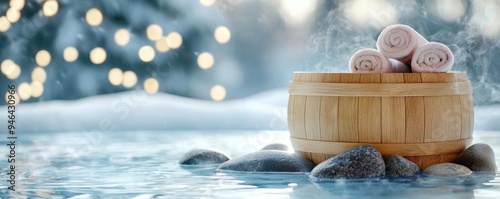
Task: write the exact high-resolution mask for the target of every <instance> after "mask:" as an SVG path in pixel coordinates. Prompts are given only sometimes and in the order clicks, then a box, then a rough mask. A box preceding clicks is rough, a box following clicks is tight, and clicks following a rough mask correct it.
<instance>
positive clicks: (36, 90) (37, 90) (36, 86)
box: [30, 81, 43, 97]
mask: <svg viewBox="0 0 500 199" xmlns="http://www.w3.org/2000/svg"><path fill="white" fill-rule="evenodd" d="M30 88H31V97H40V96H42V94H43V84H42V83H40V82H37V81H34V82H31V84H30Z"/></svg>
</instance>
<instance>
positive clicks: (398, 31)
mask: <svg viewBox="0 0 500 199" xmlns="http://www.w3.org/2000/svg"><path fill="white" fill-rule="evenodd" d="M427 42H428V41H427V40H426V39H425V38H424V37H422V35H420V34H419V33H418V32H417V31H415V30H414V29H413V28H411V27H410V26H407V25H401V24H397V25H390V26H387V27H386V28H385V29H384V30H382V32H381V33H380V35H379V36H378V39H377V49H378V50H379V51H380V52H382V54H384V56H386V57H388V58H392V59H396V60H398V61H400V62H403V63H405V64H408V65H410V61H411V58H412V56H413V53H414V52H415V50H416V49H417V48H418V47H419V46H421V45H422V44H425V43H427Z"/></svg>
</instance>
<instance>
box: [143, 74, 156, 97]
mask: <svg viewBox="0 0 500 199" xmlns="http://www.w3.org/2000/svg"><path fill="white" fill-rule="evenodd" d="M159 89H160V84H159V83H158V81H157V80H156V79H155V78H148V79H146V81H144V90H145V91H146V93H149V94H154V93H157V92H158V90H159Z"/></svg>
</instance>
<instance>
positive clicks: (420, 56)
mask: <svg viewBox="0 0 500 199" xmlns="http://www.w3.org/2000/svg"><path fill="white" fill-rule="evenodd" d="M453 62H454V56H453V53H452V52H451V50H450V48H448V46H446V45H444V44H442V43H438V42H429V43H426V44H424V45H422V46H420V47H418V48H417V50H416V51H415V54H413V58H412V60H411V70H412V71H413V72H417V73H429V72H448V71H449V70H450V69H451V67H452V66H453Z"/></svg>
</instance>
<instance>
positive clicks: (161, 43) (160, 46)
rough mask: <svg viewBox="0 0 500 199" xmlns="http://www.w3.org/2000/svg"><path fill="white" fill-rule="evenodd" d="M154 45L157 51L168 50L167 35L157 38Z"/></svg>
mask: <svg viewBox="0 0 500 199" xmlns="http://www.w3.org/2000/svg"><path fill="white" fill-rule="evenodd" d="M155 47H156V50H158V52H162V53H165V52H168V51H169V50H170V47H169V46H168V40H167V37H162V38H160V39H158V40H157V41H156V42H155Z"/></svg>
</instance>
